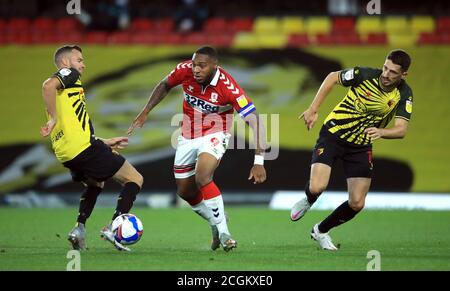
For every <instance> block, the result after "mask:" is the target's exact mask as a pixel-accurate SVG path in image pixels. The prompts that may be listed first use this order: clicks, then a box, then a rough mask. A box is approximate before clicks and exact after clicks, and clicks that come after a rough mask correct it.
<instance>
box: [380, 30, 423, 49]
mask: <svg viewBox="0 0 450 291" xmlns="http://www.w3.org/2000/svg"><path fill="white" fill-rule="evenodd" d="M387 37H388V44H389V45H391V46H395V47H411V46H413V45H414V44H416V42H417V39H418V35H416V34H412V33H410V34H396V33H390V34H388V35H387Z"/></svg>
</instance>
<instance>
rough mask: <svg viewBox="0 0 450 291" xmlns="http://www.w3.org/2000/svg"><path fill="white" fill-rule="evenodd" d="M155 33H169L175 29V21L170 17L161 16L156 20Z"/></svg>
mask: <svg viewBox="0 0 450 291" xmlns="http://www.w3.org/2000/svg"><path fill="white" fill-rule="evenodd" d="M155 28H156V33H170V32H172V31H173V30H174V29H175V21H174V20H173V19H172V18H161V19H158V21H156V27H155Z"/></svg>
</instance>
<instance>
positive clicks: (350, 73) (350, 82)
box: [338, 67, 362, 87]
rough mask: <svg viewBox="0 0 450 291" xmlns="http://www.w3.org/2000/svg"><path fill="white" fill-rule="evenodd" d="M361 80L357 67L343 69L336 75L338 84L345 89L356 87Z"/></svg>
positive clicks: (359, 70)
mask: <svg viewBox="0 0 450 291" xmlns="http://www.w3.org/2000/svg"><path fill="white" fill-rule="evenodd" d="M361 79H362V76H361V69H360V68H359V67H354V68H349V69H344V70H342V71H340V72H339V75H338V83H339V84H341V85H342V86H345V87H350V86H357V85H359V84H360V83H361Z"/></svg>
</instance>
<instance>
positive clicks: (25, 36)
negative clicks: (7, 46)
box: [7, 32, 33, 44]
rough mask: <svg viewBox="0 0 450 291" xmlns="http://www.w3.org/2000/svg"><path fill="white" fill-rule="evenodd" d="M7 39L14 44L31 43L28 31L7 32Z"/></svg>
mask: <svg viewBox="0 0 450 291" xmlns="http://www.w3.org/2000/svg"><path fill="white" fill-rule="evenodd" d="M7 39H8V42H9V43H15V44H31V43H33V39H32V37H31V34H30V33H28V32H24V33H13V34H9V35H7Z"/></svg>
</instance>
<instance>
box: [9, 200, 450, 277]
mask: <svg viewBox="0 0 450 291" xmlns="http://www.w3.org/2000/svg"><path fill="white" fill-rule="evenodd" d="M132 212H134V213H135V214H137V215H138V217H139V218H141V220H142V221H143V224H144V235H143V237H142V239H141V241H139V242H138V243H137V244H136V245H133V246H131V247H132V252H130V253H121V252H118V251H116V250H115V249H114V248H113V247H112V246H111V245H110V244H108V243H106V242H104V241H102V240H101V239H100V238H99V230H100V229H101V227H102V226H104V224H106V223H107V222H108V221H109V219H110V216H111V215H112V209H106V208H99V209H95V210H94V213H93V214H92V216H91V218H90V220H89V221H88V223H87V235H88V247H89V250H87V251H86V252H83V253H81V270H175V271H187V270H197V271H198V270H211V271H214V270H239V271H242V270H249V271H267V270H360V271H364V270H366V266H367V264H368V263H369V261H370V259H368V258H367V253H368V251H370V250H377V251H379V252H380V255H381V257H380V259H381V270H450V233H449V232H448V222H449V221H450V212H427V211H374V210H365V211H363V212H362V213H360V214H359V215H358V216H357V217H356V218H355V219H354V220H352V221H350V222H348V223H347V224H344V225H342V226H341V227H339V228H337V229H335V230H333V231H331V232H330V234H331V236H332V238H333V240H334V242H335V243H337V244H340V245H341V248H340V250H339V251H337V252H326V251H322V250H319V249H318V247H317V245H316V243H315V242H314V241H312V240H311V239H310V237H309V231H310V229H311V227H312V226H313V225H314V224H315V223H316V222H318V221H320V220H321V219H323V218H324V217H325V216H326V215H328V213H329V212H328V211H311V212H309V213H308V214H307V215H306V216H305V217H304V218H303V219H302V220H300V221H298V222H291V221H290V220H289V211H275V210H269V209H267V208H263V207H245V208H244V207H228V209H227V213H228V216H229V217H230V221H229V227H230V230H231V231H232V233H233V236H234V238H235V239H236V240H237V241H238V248H237V249H235V250H233V251H231V252H229V253H225V252H224V251H223V250H218V251H216V252H213V251H211V250H210V249H209V243H210V239H211V237H210V236H211V234H210V229H209V226H208V225H207V223H206V222H205V221H203V220H202V219H201V218H200V217H199V216H198V215H196V214H195V213H193V212H192V211H191V210H190V209H184V208H182V209H175V208H174V209H148V208H136V209H134V211H132ZM76 214H77V209H76V208H66V209H13V208H0V221H1V223H0V233H1V235H0V262H1V263H0V270H61V271H63V270H66V265H67V264H68V263H69V261H70V259H67V258H66V255H67V251H68V250H69V249H70V248H69V243H68V241H67V240H66V235H67V233H68V231H69V230H70V229H71V228H72V226H73V224H74V220H75V217H76Z"/></svg>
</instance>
